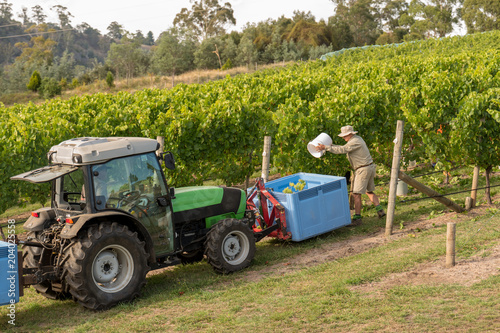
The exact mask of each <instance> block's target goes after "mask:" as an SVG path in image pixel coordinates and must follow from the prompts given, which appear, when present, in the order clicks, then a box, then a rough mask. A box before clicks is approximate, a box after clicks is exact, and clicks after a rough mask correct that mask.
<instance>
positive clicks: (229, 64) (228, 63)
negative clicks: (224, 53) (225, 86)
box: [221, 59, 234, 71]
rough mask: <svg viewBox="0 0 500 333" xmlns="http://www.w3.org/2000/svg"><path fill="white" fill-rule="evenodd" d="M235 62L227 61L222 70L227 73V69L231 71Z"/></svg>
mask: <svg viewBox="0 0 500 333" xmlns="http://www.w3.org/2000/svg"><path fill="white" fill-rule="evenodd" d="M233 67H234V66H233V62H232V61H231V59H227V61H226V63H225V64H224V65H223V66H222V68H221V69H222V70H223V71H225V70H226V69H231V68H233Z"/></svg>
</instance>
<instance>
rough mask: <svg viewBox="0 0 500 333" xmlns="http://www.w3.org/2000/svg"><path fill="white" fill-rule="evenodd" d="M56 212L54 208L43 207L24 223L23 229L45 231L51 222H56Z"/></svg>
mask: <svg viewBox="0 0 500 333" xmlns="http://www.w3.org/2000/svg"><path fill="white" fill-rule="evenodd" d="M55 217H56V212H55V211H54V209H53V208H50V207H43V208H40V209H38V210H35V211H34V212H33V213H32V214H31V216H30V217H29V218H28V219H27V220H26V222H24V224H23V228H24V230H26V231H41V230H43V229H45V228H46V227H47V226H48V224H50V223H49V222H50V221H54V219H55Z"/></svg>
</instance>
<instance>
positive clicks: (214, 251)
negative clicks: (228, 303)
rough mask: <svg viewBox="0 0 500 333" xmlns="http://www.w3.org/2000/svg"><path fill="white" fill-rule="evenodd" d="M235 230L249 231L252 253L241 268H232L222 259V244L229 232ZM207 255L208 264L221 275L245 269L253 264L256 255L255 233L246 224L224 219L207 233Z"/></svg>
mask: <svg viewBox="0 0 500 333" xmlns="http://www.w3.org/2000/svg"><path fill="white" fill-rule="evenodd" d="M235 229H241V230H246V229H248V231H249V234H248V236H249V241H250V253H249V255H248V257H247V258H246V260H245V261H244V262H243V263H242V264H240V265H239V266H230V265H228V264H227V262H225V260H224V259H223V258H222V257H221V254H220V252H219V249H220V246H221V242H222V241H223V239H224V237H225V236H226V235H227V233H228V230H229V231H230V230H235ZM205 255H206V257H207V261H208V263H209V264H210V265H212V267H213V269H214V270H215V271H216V272H217V273H219V274H230V273H233V272H236V271H239V270H241V269H244V268H246V267H248V266H250V263H251V262H252V259H253V257H254V255H255V238H254V235H253V232H252V231H251V230H250V228H248V226H247V225H246V224H245V223H243V222H241V221H239V220H237V219H223V220H221V221H219V222H218V223H217V224H216V225H214V226H213V227H212V229H210V231H209V232H208V233H207V239H206V241H205Z"/></svg>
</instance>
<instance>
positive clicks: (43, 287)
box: [23, 231, 71, 300]
mask: <svg viewBox="0 0 500 333" xmlns="http://www.w3.org/2000/svg"><path fill="white" fill-rule="evenodd" d="M37 236H38V235H37V233H36V232H34V231H30V232H28V234H27V237H31V238H38V237H37ZM41 252H42V251H41V248H39V247H34V246H23V267H25V268H35V267H38V262H39V261H40V255H41ZM32 287H33V289H35V290H36V292H37V293H39V294H40V295H42V296H44V297H46V298H48V299H52V300H65V299H68V298H70V297H71V294H69V293H65V292H62V293H61V292H57V291H55V290H52V283H51V282H50V281H43V282H41V283H39V284H34V285H32Z"/></svg>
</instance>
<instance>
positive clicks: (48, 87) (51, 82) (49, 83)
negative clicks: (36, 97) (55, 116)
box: [38, 78, 61, 99]
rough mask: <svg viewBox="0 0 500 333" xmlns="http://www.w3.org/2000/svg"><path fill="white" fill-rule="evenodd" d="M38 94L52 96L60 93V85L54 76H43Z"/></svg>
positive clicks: (45, 96)
mask: <svg viewBox="0 0 500 333" xmlns="http://www.w3.org/2000/svg"><path fill="white" fill-rule="evenodd" d="M38 93H39V94H40V96H42V97H44V98H47V99H48V98H52V97H54V96H56V95H60V94H61V86H60V85H59V83H58V82H57V80H56V79H54V78H45V79H43V80H42V84H41V85H40V89H39V90H38Z"/></svg>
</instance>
